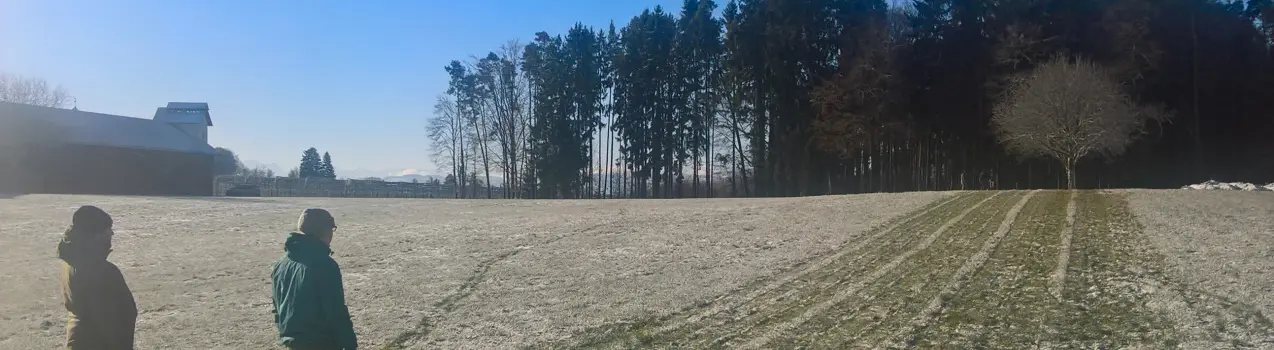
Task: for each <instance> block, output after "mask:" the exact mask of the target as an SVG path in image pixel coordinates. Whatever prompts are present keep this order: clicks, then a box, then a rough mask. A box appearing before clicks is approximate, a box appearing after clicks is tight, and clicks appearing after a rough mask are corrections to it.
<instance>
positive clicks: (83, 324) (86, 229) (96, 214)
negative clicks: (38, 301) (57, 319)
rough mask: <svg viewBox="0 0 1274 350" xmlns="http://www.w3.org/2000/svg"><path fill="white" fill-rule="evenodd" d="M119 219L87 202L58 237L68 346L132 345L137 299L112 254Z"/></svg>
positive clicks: (123, 348)
mask: <svg viewBox="0 0 1274 350" xmlns="http://www.w3.org/2000/svg"><path fill="white" fill-rule="evenodd" d="M113 223H114V221H113V220H111V216H110V215H109V214H106V212H105V211H103V210H102V209H100V208H98V207H94V206H91V205H86V206H82V207H80V208H79V209H77V210H76V211H75V214H74V216H72V218H71V228H70V229H67V230H66V233H65V234H63V235H62V241H61V242H58V248H57V252H58V258H59V259H61V260H62V273H61V275H60V276H59V278H58V280H59V281H60V283H61V285H62V305H64V306H65V307H66V311H67V321H66V348H67V349H69V350H75V349H105V350H132V349H133V331H134V330H135V327H136V326H137V302H136V301H135V300H134V299H133V292H132V291H130V290H129V289H128V283H125V282H124V274H122V273H120V271H119V267H116V266H115V264H112V263H111V262H110V261H106V257H107V256H108V255H110V254H111V236H113V235H115V232H114V231H112V230H111V226H112V225H113Z"/></svg>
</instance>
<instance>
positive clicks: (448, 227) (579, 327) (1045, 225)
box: [0, 191, 1274, 349]
mask: <svg viewBox="0 0 1274 350" xmlns="http://www.w3.org/2000/svg"><path fill="white" fill-rule="evenodd" d="M81 204H94V205H98V206H100V207H102V208H103V209H105V210H107V211H108V212H110V213H111V214H112V215H114V217H115V221H116V233H117V234H116V241H115V252H114V253H113V254H112V255H111V260H112V261H114V262H115V263H116V264H117V265H119V266H120V268H121V269H122V270H123V271H124V274H125V276H126V278H127V279H128V282H129V285H130V286H131V287H132V289H133V292H134V294H135V296H136V298H137V301H138V307H139V309H140V311H141V315H140V317H139V321H138V327H137V328H138V329H137V346H138V348H139V349H259V348H269V347H271V346H272V344H273V342H274V329H273V324H272V318H271V315H270V308H271V306H270V299H269V288H270V285H269V266H270V263H271V262H272V261H273V260H274V259H276V258H277V257H278V256H279V255H280V254H281V253H282V239H283V238H284V237H285V236H286V233H287V232H288V231H289V229H290V228H291V227H292V226H294V225H295V220H296V217H297V215H298V214H299V213H300V211H301V209H303V208H307V207H323V208H327V209H330V210H331V211H332V212H333V214H335V216H336V218H337V222H338V224H339V225H340V227H341V228H340V231H338V232H337V237H336V240H335V242H334V243H333V250H335V252H336V253H335V257H336V259H337V261H338V262H340V263H341V266H342V269H343V271H344V273H345V283H346V291H347V298H348V303H349V305H350V308H351V312H352V313H353V317H354V323H355V327H356V331H357V332H358V335H359V342H360V345H361V347H366V348H373V349H375V348H388V349H397V348H430V349H435V348H436V349H503V348H634V347H653V348H717V347H722V348H776V347H777V348H791V347H801V346H805V347H810V348H847V347H848V348H884V347H919V348H934V347H950V348H1075V347H1092V346H1095V345H1105V346H1107V347H1111V348H1128V347H1140V348H1173V347H1181V348H1187V349H1200V348H1203V349H1211V348H1274V323H1271V321H1270V318H1269V317H1270V316H1272V315H1274V297H1272V296H1274V249H1272V248H1274V220H1270V219H1269V218H1271V217H1274V193H1260V192H1256V193H1238V192H1205V191H1117V192H1096V191H1081V192H1075V193H1072V192H1066V191H1002V192H989V191H988V192H942V193H936V192H931V193H907V194H871V195H853V196H829V197H811V198H782V199H711V200H707V199H705V200H615V201H484V200H392V199H310V198H306V199H295V198H265V199H234V198H211V199H194V198H191V199H179V198H141V197H95V196H23V197H18V198H12V199H0V247H3V255H0V262H2V263H3V264H4V268H3V269H0V278H2V279H3V281H4V283H2V284H0V300H4V302H3V303H2V304H0V349H51V348H57V347H58V346H59V344H60V341H61V339H62V337H63V327H64V323H65V317H66V316H65V311H64V310H63V309H62V306H61V304H60V300H59V296H58V294H57V281H56V272H57V268H58V267H57V266H58V265H57V260H56V259H55V257H54V246H55V245H56V242H57V239H58V235H59V234H60V233H61V231H62V230H64V229H65V227H66V225H67V224H68V223H69V220H70V213H71V212H72V211H73V210H74V209H75V208H76V207H77V206H78V205H81Z"/></svg>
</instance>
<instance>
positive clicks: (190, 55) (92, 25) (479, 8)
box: [0, 0, 724, 176]
mask: <svg viewBox="0 0 1274 350" xmlns="http://www.w3.org/2000/svg"><path fill="white" fill-rule="evenodd" d="M680 3H681V1H679V0H538V1H516V0H459V1H454V0H447V1H437V0H414V1H413V0H400V1H389V0H371V1H331V0H273V1H259V0H257V1H248V0H181V1H172V0H166V1H165V0H150V1H142V0H112V1H96V0H78V1H69V0H0V71H4V72H8V73H16V74H20V75H24V76H29V77H38V78H43V79H45V80H47V81H49V82H50V83H53V84H61V85H63V86H65V87H66V88H67V89H69V90H70V91H71V94H72V95H74V96H75V97H77V99H78V106H79V108H80V109H81V110H87V111H94V112H101V113H110V114H119V115H127V116H133V117H145V118H150V117H151V116H152V115H153V114H154V111H155V108H156V107H161V106H163V105H164V104H166V103H167V102H169V101H197V102H204V101H206V102H208V103H209V104H210V106H211V108H212V117H213V123H214V124H215V125H214V126H213V128H212V129H211V130H210V131H209V133H210V134H211V136H210V139H211V140H210V143H212V145H213V146H219V147H226V148H230V149H233V150H234V151H236V152H237V153H238V154H239V155H240V157H241V158H243V159H244V160H253V161H259V162H263V163H276V164H279V165H281V166H283V167H285V168H290V167H292V166H294V165H295V164H294V163H297V162H298V161H299V159H300V156H301V151H302V150H304V149H305V148H307V147H310V146H314V147H318V148H319V150H320V151H329V152H331V153H332V158H333V162H334V163H336V166H337V167H338V168H339V169H345V170H347V171H350V170H353V169H363V170H371V171H373V172H379V171H382V170H383V171H390V170H402V169H418V170H419V171H422V172H424V173H434V165H433V162H432V161H431V160H430V159H429V158H428V156H427V151H426V144H427V141H426V140H425V137H424V125H425V119H426V118H427V117H429V115H430V114H431V113H432V111H433V108H432V106H433V101H434V97H435V96H437V95H438V94H441V93H443V92H444V91H445V90H446V85H447V77H446V72H445V71H443V66H444V65H446V64H447V62H449V61H450V60H453V59H461V58H465V57H468V56H469V55H471V54H482V53H486V52H487V51H491V50H494V49H496V48H497V47H499V46H500V45H501V44H503V43H505V42H506V41H508V40H510V39H521V40H523V42H526V41H527V40H529V39H530V38H531V37H532V35H533V34H534V33H535V32H537V31H548V32H550V33H563V32H565V31H566V29H568V28H569V27H570V26H571V25H572V24H574V23H575V22H577V21H580V22H583V23H584V24H587V25H594V26H605V25H606V24H607V23H608V22H609V21H610V20H611V19H615V21H616V23H617V24H621V25H622V24H623V23H626V22H627V20H628V19H630V18H631V17H632V16H634V15H636V14H638V13H640V12H641V10H642V9H643V8H646V7H653V6H654V5H663V6H665V7H669V8H670V9H672V10H674V11H676V10H677V9H679V7H680ZM723 4H724V3H723ZM368 176H370V175H368Z"/></svg>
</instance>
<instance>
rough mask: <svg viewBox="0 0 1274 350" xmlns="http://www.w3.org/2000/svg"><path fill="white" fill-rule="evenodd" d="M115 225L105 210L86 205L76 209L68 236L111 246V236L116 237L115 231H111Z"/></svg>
mask: <svg viewBox="0 0 1274 350" xmlns="http://www.w3.org/2000/svg"><path fill="white" fill-rule="evenodd" d="M114 224H115V221H114V220H112V219H111V215H110V214H107V213H106V211H105V210H102V209H101V208H98V207H95V206H91V205H85V206H82V207H80V208H79V209H76V210H75V214H72V215H71V228H70V229H69V230H67V235H68V236H74V237H75V238H90V239H94V240H99V241H103V242H105V243H106V245H107V246H109V245H110V242H111V236H114V235H115V231H113V230H111V227H112V226H114Z"/></svg>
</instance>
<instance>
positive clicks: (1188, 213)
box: [1127, 191, 1274, 348]
mask: <svg viewBox="0 0 1274 350" xmlns="http://www.w3.org/2000/svg"><path fill="white" fill-rule="evenodd" d="M1127 195H1128V196H1129V198H1130V199H1129V202H1130V204H1131V208H1132V209H1133V211H1134V213H1135V214H1136V218H1137V219H1138V221H1140V222H1141V223H1142V224H1143V225H1144V231H1145V233H1146V235H1145V236H1146V238H1147V241H1148V242H1147V244H1148V245H1150V246H1152V247H1153V248H1155V249H1156V250H1157V251H1158V252H1161V253H1162V254H1161V255H1162V259H1163V260H1164V261H1165V262H1166V265H1167V266H1168V267H1169V272H1170V274H1169V275H1170V276H1172V277H1174V280H1176V281H1178V283H1175V284H1170V285H1168V286H1167V287H1170V288H1166V290H1165V292H1164V293H1159V294H1160V295H1161V297H1160V298H1159V300H1158V303H1157V304H1156V306H1158V307H1159V308H1161V309H1164V310H1167V311H1169V312H1170V314H1171V315H1172V316H1173V318H1174V319H1176V320H1177V322H1178V323H1179V324H1180V326H1181V328H1182V329H1183V330H1184V331H1185V333H1186V336H1187V337H1188V338H1187V340H1186V341H1187V342H1188V343H1187V344H1196V345H1194V346H1202V347H1218V346H1224V347H1230V346H1235V347H1256V348H1274V323H1272V322H1271V321H1270V319H1271V317H1274V255H1272V254H1274V253H1271V252H1274V220H1271V218H1272V217H1274V194H1271V193H1269V192H1238V191H1234V192H1231V191H1128V192H1127Z"/></svg>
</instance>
